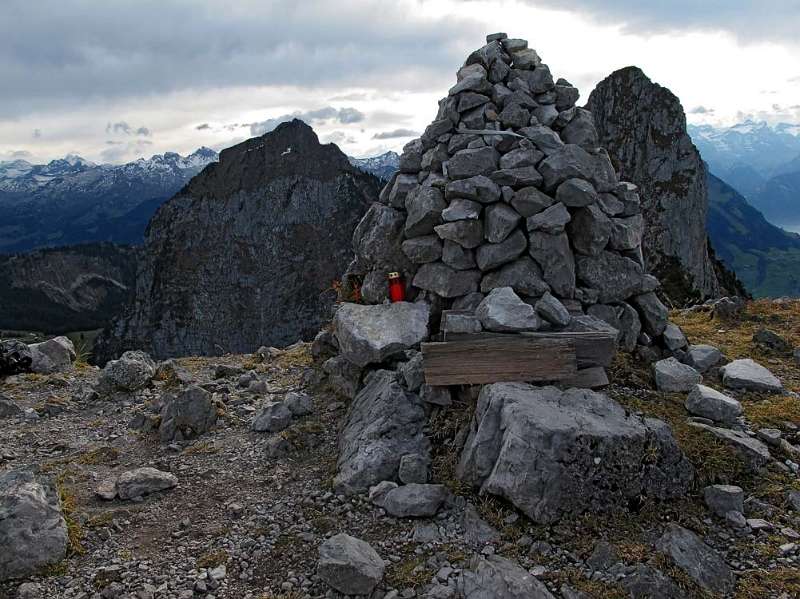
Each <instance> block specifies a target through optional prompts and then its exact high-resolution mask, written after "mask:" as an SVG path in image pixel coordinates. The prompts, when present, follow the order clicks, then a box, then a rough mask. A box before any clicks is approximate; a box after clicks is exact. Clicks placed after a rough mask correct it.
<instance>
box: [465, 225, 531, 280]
mask: <svg viewBox="0 0 800 599" xmlns="http://www.w3.org/2000/svg"><path fill="white" fill-rule="evenodd" d="M527 247H528V241H527V240H526V239H525V234H524V233H523V232H522V231H520V230H519V229H517V230H515V231H514V232H513V233H512V234H511V235H509V236H508V238H507V239H505V240H504V241H501V242H500V243H485V244H483V245H482V246H480V247H479V248H478V249H477V250H475V261H476V262H477V264H478V268H480V269H481V270H482V271H484V272H485V271H487V270H492V269H494V268H497V267H498V266H501V265H503V264H506V263H508V262H512V261H513V260H515V259H516V258H518V257H519V256H520V255H521V254H522V253H523V252H524V251H525V249H526V248H527Z"/></svg>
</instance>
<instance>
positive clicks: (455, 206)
mask: <svg viewBox="0 0 800 599" xmlns="http://www.w3.org/2000/svg"><path fill="white" fill-rule="evenodd" d="M482 209H483V206H481V205H480V204H479V203H478V202H474V201H472V200H464V199H461V198H459V199H455V200H453V201H452V202H450V205H449V206H448V207H447V208H446V209H445V210H444V211H443V212H442V220H443V221H444V222H446V223H449V222H453V221H457V220H478V219H479V218H480V217H481V210H482Z"/></svg>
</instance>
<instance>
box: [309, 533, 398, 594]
mask: <svg viewBox="0 0 800 599" xmlns="http://www.w3.org/2000/svg"><path fill="white" fill-rule="evenodd" d="M385 568H386V566H385V565H384V563H383V560H382V559H381V557H380V556H379V555H378V554H377V552H376V551H375V550H374V549H373V548H372V546H370V544H369V543H367V542H366V541H362V540H361V539H358V538H356V537H351V536H350V535H347V534H344V533H340V534H338V535H335V536H332V537H331V538H330V539H327V540H326V541H325V542H324V543H322V545H320V546H319V561H318V562H317V574H318V575H319V577H320V578H321V579H322V580H324V581H325V583H326V584H327V585H328V586H330V587H332V588H334V589H336V590H337V591H339V592H340V593H343V594H345V595H368V594H369V593H371V592H372V591H373V590H374V589H375V587H376V586H378V583H379V582H380V581H381V580H382V579H383V573H384V570H385Z"/></svg>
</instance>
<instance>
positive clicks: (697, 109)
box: [689, 106, 714, 114]
mask: <svg viewBox="0 0 800 599" xmlns="http://www.w3.org/2000/svg"><path fill="white" fill-rule="evenodd" d="M689 114H714V109H713V108H707V107H705V106H695V107H694V108H692V109H691V110H690V111H689Z"/></svg>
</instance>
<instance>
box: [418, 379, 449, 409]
mask: <svg viewBox="0 0 800 599" xmlns="http://www.w3.org/2000/svg"><path fill="white" fill-rule="evenodd" d="M419 397H420V399H421V400H422V401H424V402H425V403H428V404H431V405H434V406H442V407H447V406H449V405H451V404H452V403H453V397H452V395H451V393H450V387H439V386H433V385H427V384H425V385H422V387H420V390H419Z"/></svg>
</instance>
